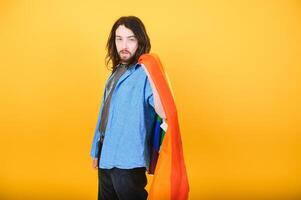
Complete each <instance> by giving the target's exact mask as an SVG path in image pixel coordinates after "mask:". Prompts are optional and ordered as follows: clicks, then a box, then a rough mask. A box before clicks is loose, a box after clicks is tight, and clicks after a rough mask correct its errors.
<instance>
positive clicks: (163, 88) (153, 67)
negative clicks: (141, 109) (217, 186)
mask: <svg viewBox="0 0 301 200" xmlns="http://www.w3.org/2000/svg"><path fill="white" fill-rule="evenodd" d="M138 62H139V63H140V64H141V66H142V67H143V68H144V70H145V71H146V73H147V76H148V78H149V81H150V85H151V88H152V91H153V97H154V105H155V111H156V114H157V119H156V123H155V128H154V133H153V138H152V156H151V162H150V169H149V173H150V174H153V181H152V184H151V186H150V191H149V194H148V199H149V200H158V199H160V200H168V199H171V200H187V199H188V192H189V184H188V177H187V172H186V168H185V162H184V156H183V149H182V141H181V134H180V127H179V122H178V116H177V110H176V105H175V102H174V98H173V93H172V89H171V85H170V82H169V80H168V76H167V74H166V72H165V71H164V68H163V66H162V64H161V62H160V59H159V57H158V56H157V55H156V54H143V55H141V56H140V58H139V61H138Z"/></svg>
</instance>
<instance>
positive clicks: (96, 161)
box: [92, 158, 98, 169]
mask: <svg viewBox="0 0 301 200" xmlns="http://www.w3.org/2000/svg"><path fill="white" fill-rule="evenodd" d="M92 168H93V169H98V158H93V159H92Z"/></svg>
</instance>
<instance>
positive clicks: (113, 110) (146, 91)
mask: <svg viewBox="0 0 301 200" xmlns="http://www.w3.org/2000/svg"><path fill="white" fill-rule="evenodd" d="M109 79H110V77H109ZM109 79H108V80H109ZM108 80H107V82H108ZM105 95H106V90H105V91H104V96H105ZM103 104H104V98H103V99H102V103H101V106H100V111H99V113H98V120H97V124H96V128H95V132H94V137H93V141H92V147H91V151H90V155H91V156H92V157H93V158H95V157H97V152H98V148H99V147H98V142H99V138H100V133H99V129H98V126H99V123H100V119H101V112H102V108H103ZM155 115H156V113H155V110H154V99H153V93H152V89H151V86H150V82H149V80H148V76H147V74H146V72H145V71H144V69H143V68H142V67H141V65H140V64H139V63H136V64H134V65H132V66H130V68H129V69H127V71H126V72H125V73H124V74H123V75H122V76H121V77H120V79H119V80H118V82H117V84H116V87H115V89H114V91H113V94H112V99H111V103H110V109H109V114H108V122H107V127H106V132H105V138H104V141H103V146H102V152H101V156H100V161H99V167H100V168H104V169H111V168H113V167H118V168H121V169H131V168H135V167H146V168H147V169H148V165H149V161H150V160H149V158H150V152H149V140H150V133H151V131H152V127H153V125H154V123H155Z"/></svg>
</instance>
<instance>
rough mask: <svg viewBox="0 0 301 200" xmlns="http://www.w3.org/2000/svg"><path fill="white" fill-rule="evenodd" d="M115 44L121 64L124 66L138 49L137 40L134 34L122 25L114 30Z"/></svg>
mask: <svg viewBox="0 0 301 200" xmlns="http://www.w3.org/2000/svg"><path fill="white" fill-rule="evenodd" d="M115 44H116V48H117V52H118V55H119V57H120V60H121V63H124V64H126V63H128V62H129V61H130V60H131V58H132V57H133V56H134V55H135V52H136V50H137V48H138V40H137V38H136V37H135V35H134V33H133V32H132V31H131V30H130V29H128V28H126V27H125V26H124V25H120V26H119V27H118V28H117V29H116V32H115Z"/></svg>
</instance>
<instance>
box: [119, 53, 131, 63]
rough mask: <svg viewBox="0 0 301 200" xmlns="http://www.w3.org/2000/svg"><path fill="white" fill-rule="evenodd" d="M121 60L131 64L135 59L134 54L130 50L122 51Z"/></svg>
mask: <svg viewBox="0 0 301 200" xmlns="http://www.w3.org/2000/svg"><path fill="white" fill-rule="evenodd" d="M118 55H119V59H120V62H122V63H126V64H129V63H131V61H132V60H133V59H134V55H132V54H131V53H130V52H129V51H120V52H119V53H118Z"/></svg>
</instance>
